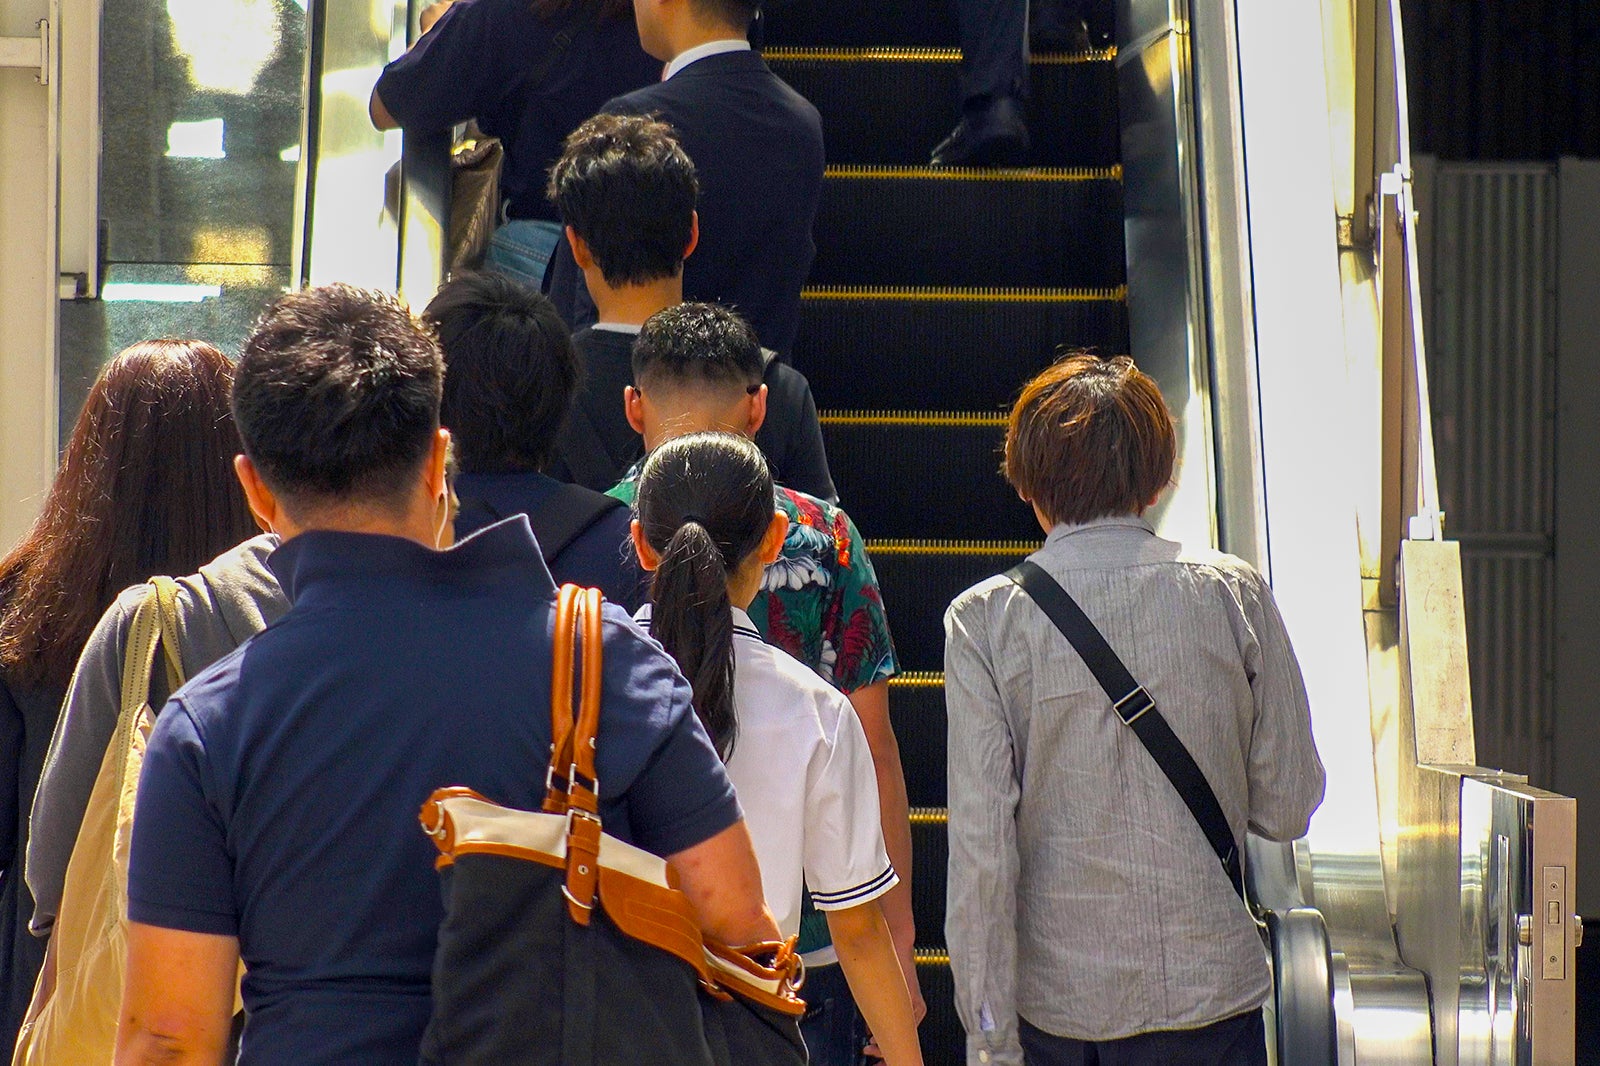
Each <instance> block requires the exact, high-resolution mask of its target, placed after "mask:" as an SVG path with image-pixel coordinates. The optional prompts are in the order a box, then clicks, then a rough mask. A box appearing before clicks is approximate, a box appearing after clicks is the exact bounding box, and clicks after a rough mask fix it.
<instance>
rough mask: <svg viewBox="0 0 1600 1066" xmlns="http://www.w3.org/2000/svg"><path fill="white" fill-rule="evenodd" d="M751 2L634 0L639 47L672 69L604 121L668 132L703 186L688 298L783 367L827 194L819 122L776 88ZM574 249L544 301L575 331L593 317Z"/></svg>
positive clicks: (566, 251)
mask: <svg viewBox="0 0 1600 1066" xmlns="http://www.w3.org/2000/svg"><path fill="white" fill-rule="evenodd" d="M757 6H758V0H635V2H634V15H635V18H636V20H637V22H638V25H639V40H640V42H641V43H642V44H643V45H644V49H645V51H646V52H648V53H650V54H651V55H653V56H655V57H657V58H659V59H661V60H662V61H663V62H665V63H667V68H666V72H665V76H664V78H663V80H662V81H661V82H660V84H657V85H651V86H647V87H645V88H643V89H640V90H638V91H636V92H632V93H629V94H627V95H626V96H621V97H618V98H617V99H615V100H612V101H611V102H610V103H609V104H607V105H606V106H605V108H603V109H602V110H603V111H604V112H608V113H611V114H627V115H652V116H655V117H656V118H659V119H661V120H662V121H663V122H666V123H668V124H670V125H671V126H672V127H673V129H674V130H675V131H676V134H677V137H678V141H679V143H681V144H682V146H683V149H684V151H685V152H687V153H688V155H689V158H691V159H693V160H694V163H695V169H696V170H697V172H698V173H699V178H700V202H699V211H700V246H699V249H698V250H697V251H696V253H695V255H694V258H693V259H691V260H689V262H688V265H687V266H686V267H685V268H684V276H683V290H684V297H685V298H686V299H688V300H694V301H708V302H715V303H720V304H723V305H724V306H727V307H730V308H732V309H733V310H735V311H737V312H738V313H739V314H740V315H742V316H743V317H744V318H745V319H746V320H747V321H748V322H749V323H750V324H751V325H752V326H753V327H754V328H755V330H756V334H757V336H758V337H759V338H760V340H761V344H762V345H763V346H764V347H766V348H770V349H772V350H773V351H776V352H777V353H779V355H780V356H782V357H784V358H785V359H787V358H788V355H789V353H790V352H791V351H792V350H793V347H794V338H795V332H796V330H797V328H798V326H799V319H800V289H801V287H802V286H803V285H804V284H805V280H806V276H807V275H808V274H809V273H810V271H811V261H812V259H813V258H814V257H815V255H816V246H815V244H814V243H813V241H812V234H811V226H812V220H813V219H814V218H815V216H816V212H817V201H818V199H819V197H820V196H821V193H822V167H823V152H822V119H821V117H820V116H819V115H818V114H817V109H816V108H814V107H812V106H811V104H810V103H809V102H808V101H807V100H806V99H805V98H804V97H802V96H801V95H800V94H799V93H797V92H795V91H794V90H793V89H791V88H790V87H789V86H788V85H786V84H784V82H783V81H782V80H781V79H779V78H778V77H777V76H776V75H775V74H773V73H772V71H770V70H768V69H767V65H766V63H765V62H763V61H762V59H761V56H760V55H758V54H756V53H755V52H753V51H751V49H750V42H749V38H748V36H747V34H748V27H749V25H750V20H751V18H752V17H753V16H754V14H755V10H756V8H757ZM577 273H578V272H577V270H576V264H575V263H574V261H573V259H572V256H571V248H570V246H568V247H565V248H563V249H562V250H561V252H560V253H559V258H558V260H557V264H556V267H555V274H554V276H553V279H552V284H551V295H552V297H553V298H554V299H555V300H556V304H557V306H558V307H560V308H561V309H562V311H563V312H564V313H569V318H568V321H569V323H570V324H571V325H572V326H573V327H574V328H578V327H581V326H586V325H589V324H591V323H592V322H594V320H595V317H594V316H595V313H594V310H593V308H592V306H589V304H590V301H589V300H588V299H587V298H586V297H587V293H585V292H584V290H583V284H582V282H581V281H580V280H578V277H577Z"/></svg>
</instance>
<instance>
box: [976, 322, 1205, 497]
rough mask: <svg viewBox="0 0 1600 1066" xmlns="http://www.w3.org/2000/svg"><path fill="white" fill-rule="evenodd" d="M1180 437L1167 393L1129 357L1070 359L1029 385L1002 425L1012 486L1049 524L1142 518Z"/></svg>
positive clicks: (1162, 484) (1165, 480)
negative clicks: (1123, 516) (1127, 516)
mask: <svg viewBox="0 0 1600 1066" xmlns="http://www.w3.org/2000/svg"><path fill="white" fill-rule="evenodd" d="M1176 458H1177V432H1176V430H1175V428H1174V426H1173V423H1172V415H1171V413H1170V412H1168V410H1167V405H1166V402H1165V401H1164V400H1163V399H1162V398H1161V390H1160V388H1159V387H1157V385H1156V383H1155V381H1154V380H1152V379H1151V378H1150V376H1149V375H1148V374H1145V373H1143V372H1141V371H1140V370H1139V368H1138V367H1136V366H1134V365H1133V360H1132V359H1130V358H1128V357H1127V356H1125V355H1124V356H1117V357H1116V358H1114V359H1102V358H1100V357H1099V356H1095V355H1087V354H1082V353H1076V354H1071V355H1068V356H1066V357H1064V358H1063V359H1061V360H1060V361H1059V362H1057V363H1056V364H1055V365H1053V366H1051V367H1050V368H1049V369H1048V370H1045V371H1044V372H1043V373H1041V374H1040V375H1039V376H1038V377H1036V378H1034V379H1033V380H1032V381H1030V382H1028V384H1027V385H1025V386H1023V389H1022V394H1021V395H1020V396H1019V397H1018V398H1017V402H1016V404H1015V405H1014V406H1013V407H1012V408H1011V418H1010V423H1009V425H1008V426H1007V428H1006V455H1005V466H1004V473H1005V476H1006V480H1007V481H1009V482H1011V485H1012V487H1013V488H1015V489H1016V490H1017V492H1019V493H1020V494H1021V495H1022V497H1023V498H1024V499H1026V500H1029V501H1030V502H1032V503H1033V504H1035V505H1037V506H1038V508H1039V510H1040V511H1042V512H1043V513H1044V515H1045V517H1046V518H1048V519H1050V520H1051V521H1052V522H1057V523H1061V522H1065V523H1069V524H1078V523H1081V522H1087V521H1090V520H1091V519H1095V518H1104V517H1107V516H1111V515H1121V514H1138V513H1139V512H1141V511H1143V510H1144V509H1145V508H1146V507H1148V506H1149V505H1150V503H1151V502H1152V501H1153V500H1154V499H1155V497H1156V496H1157V495H1158V494H1159V493H1160V492H1161V490H1162V489H1164V488H1166V486H1167V485H1168V484H1169V483H1170V482H1171V481H1172V470H1173V465H1174V463H1175V462H1176Z"/></svg>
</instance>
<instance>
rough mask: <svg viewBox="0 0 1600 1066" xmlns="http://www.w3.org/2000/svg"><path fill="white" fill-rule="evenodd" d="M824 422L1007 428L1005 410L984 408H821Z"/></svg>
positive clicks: (833, 423)
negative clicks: (910, 409) (878, 409)
mask: <svg viewBox="0 0 1600 1066" xmlns="http://www.w3.org/2000/svg"><path fill="white" fill-rule="evenodd" d="M817 421H818V422H820V423H821V424H822V425H824V426H917V427H922V428H929V429H951V428H959V429H1004V428H1005V425H1006V416H1005V415H1004V414H989V413H987V412H984V411H819V412H818V413H817Z"/></svg>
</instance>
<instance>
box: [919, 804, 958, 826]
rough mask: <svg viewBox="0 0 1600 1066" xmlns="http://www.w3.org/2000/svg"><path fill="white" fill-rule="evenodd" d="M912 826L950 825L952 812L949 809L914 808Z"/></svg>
mask: <svg viewBox="0 0 1600 1066" xmlns="http://www.w3.org/2000/svg"><path fill="white" fill-rule="evenodd" d="M911 824H912V825H949V824H950V810H949V808H948V807H913V808H911Z"/></svg>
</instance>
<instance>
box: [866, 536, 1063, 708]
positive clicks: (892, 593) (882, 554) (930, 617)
mask: <svg viewBox="0 0 1600 1066" xmlns="http://www.w3.org/2000/svg"><path fill="white" fill-rule="evenodd" d="M1033 535H1034V539H1033V540H1028V541H1017V542H1009V543H1008V542H985V541H881V540H879V541H875V540H870V539H869V540H868V541H867V554H868V555H869V556H870V557H871V559H872V566H873V569H874V570H876V571H877V574H878V585H879V587H880V588H881V589H882V590H883V604H884V609H885V610H886V611H887V612H888V614H889V629H890V631H891V632H892V633H893V634H894V647H895V652H896V654H897V655H898V656H899V658H900V667H901V669H903V670H923V671H937V670H943V669H944V611H945V608H946V607H948V606H949V605H950V601H951V600H953V599H955V598H956V597H957V596H958V595H960V594H961V593H962V591H964V590H965V589H967V588H969V587H971V586H972V585H976V584H977V583H978V582H980V581H982V580H983V579H984V578H986V577H992V576H994V575H995V574H1000V573H1004V572H1005V571H1007V570H1009V569H1010V568H1011V567H1013V566H1015V565H1016V564H1017V563H1020V562H1021V561H1022V560H1023V559H1025V558H1027V556H1028V555H1029V554H1030V553H1032V552H1035V551H1038V550H1039V545H1040V543H1041V540H1040V539H1039V536H1040V534H1039V530H1038V527H1037V526H1035V527H1034V530H1033ZM892 698H893V697H891V700H892ZM891 705H892V704H891Z"/></svg>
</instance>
